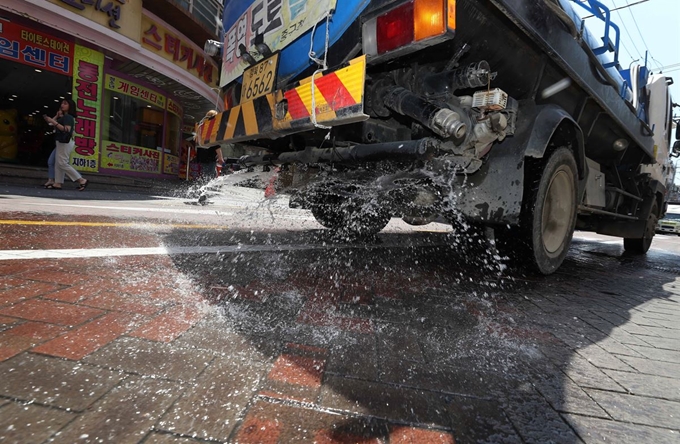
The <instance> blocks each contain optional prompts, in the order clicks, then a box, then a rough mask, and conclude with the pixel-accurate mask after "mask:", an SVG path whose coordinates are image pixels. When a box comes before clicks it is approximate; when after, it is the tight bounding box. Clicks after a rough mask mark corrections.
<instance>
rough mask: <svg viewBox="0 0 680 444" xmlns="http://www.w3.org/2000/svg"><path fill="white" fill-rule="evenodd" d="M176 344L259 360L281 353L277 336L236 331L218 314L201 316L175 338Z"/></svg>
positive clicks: (270, 359)
mask: <svg viewBox="0 0 680 444" xmlns="http://www.w3.org/2000/svg"><path fill="white" fill-rule="evenodd" d="M173 344H174V345H176V346H177V347H182V348H193V349H196V350H203V351H208V352H210V353H214V354H217V355H223V356H224V355H228V356H233V357H234V359H246V360H253V361H259V362H273V361H274V359H275V357H277V356H278V355H279V354H280V344H278V343H277V340H276V339H274V338H271V337H266V338H265V337H257V336H252V335H248V334H245V333H239V332H236V331H233V325H231V323H230V322H228V321H227V320H226V319H225V318H221V317H219V316H208V317H206V318H204V319H202V320H201V321H199V322H198V323H197V324H195V325H194V326H193V327H192V328H191V329H189V330H187V332H186V333H184V334H182V336H180V337H179V338H177V339H175V340H174V341H173Z"/></svg>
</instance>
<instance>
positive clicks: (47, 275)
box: [17, 269, 90, 285]
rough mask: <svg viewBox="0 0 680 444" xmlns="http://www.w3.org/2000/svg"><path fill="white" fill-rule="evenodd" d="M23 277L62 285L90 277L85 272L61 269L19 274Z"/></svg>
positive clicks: (75, 282) (38, 270)
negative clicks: (79, 272)
mask: <svg viewBox="0 0 680 444" xmlns="http://www.w3.org/2000/svg"><path fill="white" fill-rule="evenodd" d="M17 276H19V277H22V278H26V279H31V280H33V281H42V282H49V283H53V284H61V285H74V284H77V283H80V282H83V281H87V280H89V279H90V278H89V277H88V276H85V275H83V274H76V273H68V272H65V271H61V270H50V269H43V270H40V269H37V270H31V271H29V272H26V273H22V274H19V275H17Z"/></svg>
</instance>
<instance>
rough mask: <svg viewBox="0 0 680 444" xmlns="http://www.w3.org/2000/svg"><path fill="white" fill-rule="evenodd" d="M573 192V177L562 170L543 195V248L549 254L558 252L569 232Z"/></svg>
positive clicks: (553, 178)
mask: <svg viewBox="0 0 680 444" xmlns="http://www.w3.org/2000/svg"><path fill="white" fill-rule="evenodd" d="M574 190H575V188H574V181H573V175H572V174H571V173H570V172H569V171H568V170H566V169H564V168H561V169H559V170H557V171H556V172H555V174H554V175H553V177H552V179H551V181H550V186H549V187H548V191H547V192H546V194H545V199H544V201H543V212H542V214H541V217H542V223H541V227H542V237H543V248H545V250H546V251H547V252H548V253H550V254H554V253H557V252H558V251H559V250H560V247H562V246H563V245H564V241H565V240H566V238H567V237H568V235H569V232H570V230H571V223H572V219H573V216H574Z"/></svg>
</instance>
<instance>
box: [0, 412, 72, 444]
mask: <svg viewBox="0 0 680 444" xmlns="http://www.w3.org/2000/svg"><path fill="white" fill-rule="evenodd" d="M74 417H75V415H74V414H73V413H69V412H65V411H63V410H57V409H52V408H49V407H42V406H38V405H23V404H17V403H11V404H9V405H6V406H4V407H1V408H0V442H3V443H29V442H31V443H40V442H44V441H46V440H47V439H48V438H49V437H50V436H52V435H53V434H54V433H56V432H58V431H59V430H60V429H61V428H62V427H63V426H64V425H66V424H67V423H68V422H70V421H71V420H73V418H74Z"/></svg>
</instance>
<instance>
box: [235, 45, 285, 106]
mask: <svg viewBox="0 0 680 444" xmlns="http://www.w3.org/2000/svg"><path fill="white" fill-rule="evenodd" d="M278 66H279V53H278V52H277V53H276V54H274V55H272V56H271V57H269V58H267V59H264V60H262V61H261V62H259V63H258V64H257V65H253V66H251V67H250V68H248V69H246V70H245V71H244V72H243V86H242V88H241V103H245V102H250V101H251V100H254V99H257V98H258V97H261V96H264V95H265V94H269V93H270V92H272V91H274V86H275V85H276V68H277V67H278Z"/></svg>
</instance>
